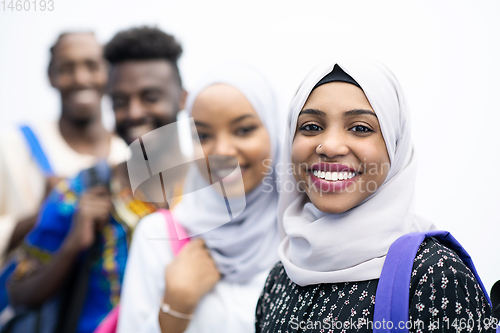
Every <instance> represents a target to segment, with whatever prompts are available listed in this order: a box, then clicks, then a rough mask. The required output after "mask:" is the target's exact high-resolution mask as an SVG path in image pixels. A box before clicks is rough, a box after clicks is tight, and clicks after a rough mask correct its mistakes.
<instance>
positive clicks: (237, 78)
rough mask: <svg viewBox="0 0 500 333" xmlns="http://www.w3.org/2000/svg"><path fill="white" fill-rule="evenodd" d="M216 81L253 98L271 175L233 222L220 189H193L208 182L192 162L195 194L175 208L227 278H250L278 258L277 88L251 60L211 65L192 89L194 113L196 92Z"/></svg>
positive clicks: (188, 188) (190, 183)
mask: <svg viewBox="0 0 500 333" xmlns="http://www.w3.org/2000/svg"><path fill="white" fill-rule="evenodd" d="M217 83H222V84H227V85H229V86H232V87H234V88H236V89H238V90H239V91H240V92H241V93H242V94H243V95H244V96H245V98H246V99H247V100H248V101H249V102H250V104H251V105H252V107H253V108H254V110H255V112H256V113H257V115H258V116H259V118H260V120H261V122H262V124H263V125H264V127H265V128H266V130H267V132H268V134H269V139H270V143H271V156H272V164H270V163H268V164H267V165H269V170H267V171H268V173H269V175H268V176H267V177H266V178H264V180H263V181H262V183H261V184H260V185H258V186H257V187H256V188H255V189H253V190H252V191H251V192H250V193H247V194H246V196H245V197H246V207H245V202H243V206H242V207H245V208H244V210H243V211H242V213H241V214H239V215H238V216H236V217H235V218H233V219H232V220H231V221H230V222H228V223H225V224H222V223H224V222H226V221H227V215H228V213H227V208H226V206H225V204H222V205H221V204H220V195H218V194H216V193H213V192H209V193H208V194H207V192H203V193H204V194H203V193H202V192H201V191H194V190H193V189H195V188H199V187H200V183H205V184H206V183H207V182H206V180H205V178H203V177H202V175H201V174H200V172H199V171H198V169H197V168H196V167H192V168H191V169H190V170H189V171H188V176H187V180H186V183H185V185H184V193H190V194H191V195H185V196H183V199H182V201H181V202H180V203H179V204H178V205H177V206H176V207H175V208H174V210H173V214H174V216H175V218H176V220H177V221H178V222H179V223H180V224H181V225H182V226H184V227H185V228H186V229H187V231H188V233H189V234H190V235H193V234H194V235H198V234H201V237H202V238H203V239H204V240H205V244H206V246H207V247H208V249H209V250H210V253H211V256H212V258H213V259H214V261H215V263H216V265H217V268H218V269H219V272H221V274H222V275H223V279H225V280H227V281H232V282H245V281H248V280H249V279H251V278H252V277H253V276H254V275H256V274H258V273H260V272H262V271H264V270H268V269H270V268H271V267H272V265H273V264H275V263H276V262H277V261H278V254H277V249H278V245H279V235H278V228H277V223H276V222H277V206H278V192H277V188H276V180H275V179H276V172H275V171H274V169H275V165H276V163H277V162H278V160H279V158H278V156H279V148H280V143H279V138H280V135H279V127H278V125H279V110H278V105H277V100H276V96H275V94H274V90H273V89H272V87H271V85H270V84H269V82H268V81H267V80H266V79H265V77H263V76H262V74H261V73H260V72H258V71H257V70H256V69H254V68H252V67H250V66H247V65H240V64H230V65H225V66H222V67H218V68H216V69H215V70H213V71H211V72H210V73H209V74H207V75H206V76H205V77H204V79H203V80H202V81H201V82H200V83H199V84H198V86H197V87H196V88H195V89H194V90H193V91H192V92H191V93H190V95H189V96H188V100H187V102H186V110H187V112H188V113H189V114H191V111H192V107H193V104H194V101H195V99H196V98H197V96H198V95H199V94H200V93H201V92H202V91H203V90H205V89H206V88H207V87H209V86H211V85H214V84H217ZM271 171H272V172H271ZM207 185H208V184H207ZM218 198H219V199H218ZM230 202H231V200H230ZM231 203H232V206H231V209H233V208H235V205H236V206H238V205H240V204H241V202H238V200H235V201H233V202H231ZM236 209H238V207H236ZM221 221H222V223H221ZM221 224H222V225H221ZM213 225H221V226H220V227H218V228H216V229H213V230H211V231H208V232H205V231H206V230H207V226H213ZM209 229H210V227H209Z"/></svg>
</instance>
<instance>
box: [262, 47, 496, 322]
mask: <svg viewBox="0 0 500 333" xmlns="http://www.w3.org/2000/svg"><path fill="white" fill-rule="evenodd" d="M285 140H286V141H285V149H284V152H283V159H282V163H283V164H284V165H285V166H287V167H288V168H285V169H284V170H285V171H284V172H283V173H282V175H281V177H280V181H279V183H280V185H281V188H280V191H281V192H280V202H279V208H278V211H279V212H278V225H279V228H280V232H281V234H282V242H281V244H280V247H279V256H280V259H281V262H280V263H278V264H277V265H276V266H275V267H274V269H273V270H272V271H271V273H270V276H269V277H268V280H267V282H266V286H265V288H264V291H263V293H262V295H261V297H260V299H259V304H258V307H257V312H256V315H257V319H256V330H257V332H277V331H282V332H286V331H294V330H299V331H303V330H305V329H311V332H313V331H314V332H322V331H321V329H322V330H323V331H325V332H328V331H329V330H330V329H335V331H338V332H340V331H341V330H342V329H346V330H347V331H351V332H356V331H357V332H370V331H372V329H373V328H374V326H373V319H374V317H373V313H374V308H375V307H374V305H375V294H376V291H377V285H378V282H379V277H380V275H381V272H382V268H383V266H384V262H385V259H386V255H387V253H388V251H389V248H390V247H391V244H393V242H394V241H395V240H396V239H398V238H399V237H400V236H403V235H405V234H408V233H410V232H427V231H429V230H432V229H434V226H433V224H432V223H430V222H428V221H426V220H424V219H421V218H419V217H417V216H416V215H415V202H414V201H415V200H414V183H415V176H416V157H415V153H414V151H413V145H412V142H411V135H410V116H409V112H408V108H407V105H406V100H405V97H404V95H403V92H402V89H401V87H400V85H399V83H398V81H397V80H396V78H395V77H394V75H393V74H392V73H391V72H390V71H389V70H388V69H387V68H386V67H385V66H384V65H382V64H380V63H378V62H376V61H373V60H370V59H367V58H363V57H355V56H349V57H339V58H337V59H335V60H327V61H325V62H323V63H321V64H320V65H318V66H317V67H316V68H314V69H313V70H312V71H311V72H310V73H309V75H308V76H307V77H306V78H305V80H304V81H303V82H302V84H301V85H300V87H299V89H298V91H297V93H296V95H295V97H294V98H293V100H292V103H291V106H290V110H289V117H288V128H287V135H286V137H285ZM409 293H410V294H409V295H410V304H409V319H410V320H411V321H413V322H414V321H416V320H421V321H422V322H423V326H424V327H423V328H422V327H415V326H414V325H413V326H410V327H409V328H410V331H417V330H418V329H419V328H422V330H421V331H422V332H426V331H429V330H433V329H434V328H433V326H432V323H434V322H435V320H436V319H438V318H439V319H440V323H441V326H439V327H438V328H435V329H439V331H440V332H442V331H447V330H449V329H453V327H452V322H453V320H455V319H457V320H458V322H460V320H461V319H462V318H463V319H464V320H470V322H471V321H472V320H477V323H480V322H481V324H483V323H482V320H483V319H484V318H488V317H489V316H490V313H491V310H490V307H489V304H488V300H487V297H485V295H484V293H483V292H482V290H481V288H480V285H479V284H478V283H477V280H476V279H475V278H474V275H473V274H472V273H471V271H470V270H469V268H468V267H467V266H466V265H465V264H464V263H463V262H462V261H461V260H460V258H458V256H457V255H456V254H455V252H453V250H450V249H448V248H447V247H445V246H444V245H442V244H441V243H440V242H439V241H437V240H436V239H435V238H428V239H426V240H425V241H424V242H423V243H422V245H421V246H420V248H419V249H418V252H417V256H416V258H415V262H414V265H413V271H412V274H411V284H410V290H409ZM377 297H378V296H377ZM377 299H378V298H377ZM443 320H444V321H445V322H444V324H443ZM446 320H450V322H449V323H447V322H446ZM346 322H347V323H348V324H349V325H350V326H347V327H346V326H345V323H346ZM470 322H469V324H470ZM370 323H371V324H370ZM396 325H397V323H396V324H395V326H396ZM403 325H405V323H403ZM443 325H444V326H443ZM446 325H448V326H447V327H448V329H447V328H446ZM376 326H377V324H375V328H377V327H376ZM479 326H480V325H475V327H473V328H472V331H478V330H480V329H483V332H484V326H482V328H479ZM443 327H444V329H443ZM469 327H470V325H469ZM407 328H408V327H407Z"/></svg>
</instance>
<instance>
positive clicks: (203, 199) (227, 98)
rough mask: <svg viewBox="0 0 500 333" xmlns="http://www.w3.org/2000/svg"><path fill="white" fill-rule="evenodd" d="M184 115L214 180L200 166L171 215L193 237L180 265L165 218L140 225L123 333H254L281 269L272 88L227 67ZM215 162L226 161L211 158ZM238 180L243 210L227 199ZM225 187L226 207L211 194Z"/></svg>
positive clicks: (252, 72)
mask: <svg viewBox="0 0 500 333" xmlns="http://www.w3.org/2000/svg"><path fill="white" fill-rule="evenodd" d="M186 111H187V112H188V114H189V115H190V116H192V117H193V120H194V124H195V126H196V130H197V134H198V137H199V142H200V144H201V148H202V150H203V153H204V155H205V156H207V157H208V160H209V161H208V162H209V165H210V173H211V179H207V175H206V174H204V173H203V166H202V167H200V169H198V167H194V166H192V167H191V168H190V169H189V171H188V173H187V177H186V180H185V181H184V185H183V195H182V199H181V201H180V203H178V204H177V205H176V206H175V207H174V209H173V211H172V215H173V216H174V217H175V220H176V223H178V224H180V225H181V226H182V227H183V228H184V229H185V230H186V232H187V234H188V235H189V236H194V238H192V239H191V241H190V242H189V243H188V244H187V245H186V246H185V247H184V248H183V249H182V250H181V251H180V253H179V254H178V255H177V256H174V253H173V251H172V250H171V248H170V244H169V238H170V237H171V236H172V235H171V234H169V231H171V230H172V229H168V227H167V223H166V220H165V218H164V215H162V214H161V213H158V214H152V215H149V216H148V217H146V218H144V219H143V220H142V221H141V222H140V224H139V225H138V227H137V229H136V231H135V234H134V238H133V242H132V245H131V249H130V255H129V260H128V263H127V268H126V272H125V278H124V284H123V289H122V290H123V292H122V298H121V302H122V303H121V310H120V317H119V324H118V332H120V333H123V332H133V333H137V332H160V331H162V332H228V333H229V332H253V331H254V319H255V317H254V315H255V307H256V304H257V299H258V297H259V294H260V291H261V290H262V288H263V286H264V282H265V279H266V277H267V275H268V274H269V271H270V269H271V268H272V266H273V265H274V264H275V263H276V262H277V261H278V260H279V259H278V252H277V251H278V245H279V235H278V229H277V205H278V193H277V186H276V181H275V177H276V172H275V171H274V169H275V164H276V163H277V161H278V156H279V148H280V143H279V137H280V135H279V130H278V124H279V117H278V115H279V110H278V106H277V100H276V96H275V95H274V91H273V89H272V87H271V86H270V84H269V83H268V81H267V80H266V79H265V78H264V77H263V76H262V74H261V73H260V72H258V71H257V70H256V69H254V68H252V67H250V66H247V65H237V64H231V65H224V66H222V67H218V68H216V69H214V70H213V71H211V72H209V74H207V75H206V76H205V77H204V79H202V80H201V82H200V83H199V84H198V86H197V87H196V88H195V89H193V90H192V92H191V93H190V94H189V95H188V100H187V103H186ZM195 141H196V140H195ZM215 155H217V156H218V157H219V160H218V159H217V158H213V159H210V156H212V157H213V156H215ZM221 156H222V158H221ZM224 157H227V158H224ZM236 162H237V163H236ZM235 163H236V164H235ZM199 165H204V163H199V164H198V166H199ZM236 165H238V166H237V167H236V169H235V166H236ZM205 167H206V166H205ZM228 170H229V171H228ZM234 170H236V171H237V170H241V178H238V176H237V172H236V173H233V171H234ZM235 175H236V176H235ZM209 177H210V176H209ZM209 177H208V178H209ZM238 179H240V180H242V184H243V185H244V190H243V191H241V192H240V193H244V197H245V199H246V200H244V201H245V202H243V205H242V201H241V200H236V199H238V198H235V195H234V194H233V196H231V195H230V194H228V192H230V191H232V187H234V186H233V185H234V184H233V183H236V185H237V184H238ZM218 182H220V183H224V184H225V185H224V190H225V191H226V192H225V193H224V194H225V195H224V196H225V197H227V199H228V200H227V201H226V202H224V201H222V204H221V202H220V200H218V199H220V198H221V196H220V194H219V193H217V191H211V189H210V188H209V185H210V183H212V184H218ZM231 184H233V185H231ZM200 189H203V191H201V190H200ZM226 195H227V196H226ZM236 196H237V195H236ZM240 199H241V198H240ZM226 204H227V207H226ZM228 207H229V209H230V211H231V212H230V218H229V219H228ZM214 226H215V228H213V227H214ZM174 230H175V229H174ZM178 235H179V236H180V234H178ZM162 303H163V304H164V305H163V306H162V310H160V305H161V304H162ZM165 305H166V306H165Z"/></svg>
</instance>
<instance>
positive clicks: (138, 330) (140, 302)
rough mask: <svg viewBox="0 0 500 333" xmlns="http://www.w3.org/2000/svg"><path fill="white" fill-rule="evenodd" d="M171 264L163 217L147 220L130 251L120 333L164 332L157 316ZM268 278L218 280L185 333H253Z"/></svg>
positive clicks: (154, 216)
mask: <svg viewBox="0 0 500 333" xmlns="http://www.w3.org/2000/svg"><path fill="white" fill-rule="evenodd" d="M172 259H173V254H172V250H171V248H170V243H169V241H168V231H167V225H166V221H165V218H164V216H163V215H162V214H161V213H153V214H151V215H149V216H146V217H145V218H143V219H142V220H141V221H140V222H139V225H138V226H137V229H136V230H135V232H134V237H133V240H132V245H131V247H130V251H129V257H128V261H127V267H126V269H125V278H124V281H123V286H122V294H121V301H120V304H121V305H120V315H119V319H118V333H145V332H148V333H153V332H161V329H160V324H159V321H158V312H159V310H160V304H161V301H162V299H163V294H164V290H165V268H166V267H167V265H168V264H169V263H170V262H171V261H172ZM269 269H271V267H270V268H269ZM268 274H269V271H268V270H266V271H264V272H261V273H259V274H257V275H256V276H255V277H254V278H253V279H252V280H250V281H249V282H248V283H245V284H238V283H228V282H226V281H224V280H221V281H219V282H218V283H217V284H216V285H215V287H214V289H213V290H212V291H210V292H209V293H208V294H206V295H205V296H204V297H203V298H202V300H201V301H200V303H199V304H198V306H197V308H196V311H195V314H194V318H193V319H192V320H191V321H190V323H189V326H188V328H187V329H186V331H185V332H186V333H194V332H196V333H203V332H207V333H213V332H218V333H224V332H227V333H229V332H231V333H234V332H238V333H245V332H254V331H255V308H256V306H257V300H258V298H259V296H260V293H261V291H262V289H263V288H264V283H265V281H266V278H267V276H268Z"/></svg>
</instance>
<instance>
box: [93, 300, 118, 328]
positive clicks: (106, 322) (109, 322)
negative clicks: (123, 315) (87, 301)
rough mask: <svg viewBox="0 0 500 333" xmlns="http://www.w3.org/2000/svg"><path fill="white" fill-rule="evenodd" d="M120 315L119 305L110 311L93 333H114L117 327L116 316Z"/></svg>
mask: <svg viewBox="0 0 500 333" xmlns="http://www.w3.org/2000/svg"><path fill="white" fill-rule="evenodd" d="M119 313H120V305H119V304H118V305H117V306H115V307H114V308H113V310H111V311H110V312H109V313H108V315H107V316H106V317H105V318H104V319H103V320H102V321H101V323H100V324H99V326H97V328H96V329H95V331H94V333H115V332H116V326H118V314H119Z"/></svg>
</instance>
